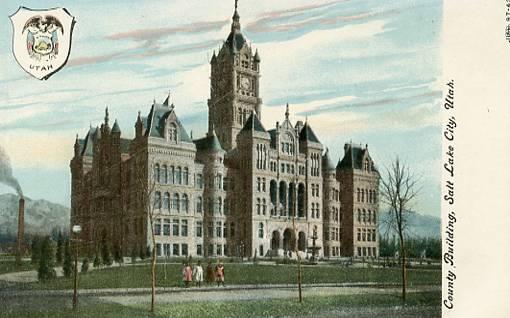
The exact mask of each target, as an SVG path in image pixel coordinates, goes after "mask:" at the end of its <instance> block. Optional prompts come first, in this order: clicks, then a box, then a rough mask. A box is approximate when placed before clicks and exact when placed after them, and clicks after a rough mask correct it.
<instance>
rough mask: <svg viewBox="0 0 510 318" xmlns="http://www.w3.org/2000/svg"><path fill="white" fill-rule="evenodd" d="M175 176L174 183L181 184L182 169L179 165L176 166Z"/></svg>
mask: <svg viewBox="0 0 510 318" xmlns="http://www.w3.org/2000/svg"><path fill="white" fill-rule="evenodd" d="M176 177H177V181H176V183H177V184H182V169H181V167H178V168H177V172H176Z"/></svg>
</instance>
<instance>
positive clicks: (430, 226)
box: [379, 212, 441, 238]
mask: <svg viewBox="0 0 510 318" xmlns="http://www.w3.org/2000/svg"><path fill="white" fill-rule="evenodd" d="M388 220H389V215H388V213H387V212H385V213H380V217H379V230H380V233H381V234H382V235H384V233H385V232H386V230H387V225H386V224H387V223H388ZM407 233H408V235H409V237H412V238H419V237H430V238H441V219H440V218H439V217H435V216H431V215H423V214H419V213H411V214H409V216H408V225H407Z"/></svg>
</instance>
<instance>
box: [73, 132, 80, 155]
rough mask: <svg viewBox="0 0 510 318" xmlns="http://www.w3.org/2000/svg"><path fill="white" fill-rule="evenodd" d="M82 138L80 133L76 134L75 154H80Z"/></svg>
mask: <svg viewBox="0 0 510 318" xmlns="http://www.w3.org/2000/svg"><path fill="white" fill-rule="evenodd" d="M80 150H81V146H80V140H79V139H78V134H76V140H75V141H74V156H75V157H78V156H79V155H80Z"/></svg>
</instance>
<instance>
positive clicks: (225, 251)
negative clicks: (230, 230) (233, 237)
mask: <svg viewBox="0 0 510 318" xmlns="http://www.w3.org/2000/svg"><path fill="white" fill-rule="evenodd" d="M223 254H225V256H227V255H228V249H227V244H225V245H223Z"/></svg>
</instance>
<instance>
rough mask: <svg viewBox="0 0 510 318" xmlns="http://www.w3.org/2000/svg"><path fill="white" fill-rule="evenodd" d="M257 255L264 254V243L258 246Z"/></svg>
mask: <svg viewBox="0 0 510 318" xmlns="http://www.w3.org/2000/svg"><path fill="white" fill-rule="evenodd" d="M259 256H264V245H260V246H259Z"/></svg>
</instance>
